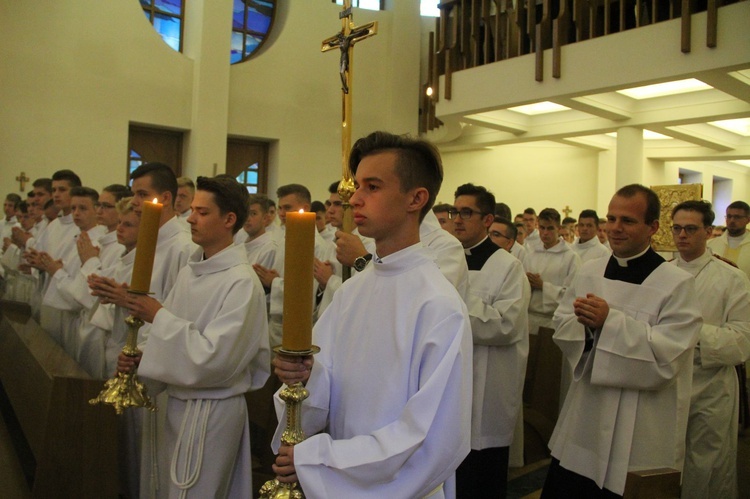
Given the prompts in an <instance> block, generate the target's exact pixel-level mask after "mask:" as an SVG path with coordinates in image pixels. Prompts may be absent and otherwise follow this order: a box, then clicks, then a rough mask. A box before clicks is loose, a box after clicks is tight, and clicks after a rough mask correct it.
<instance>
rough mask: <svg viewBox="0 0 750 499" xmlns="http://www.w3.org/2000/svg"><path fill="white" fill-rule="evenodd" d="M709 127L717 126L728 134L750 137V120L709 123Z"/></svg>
mask: <svg viewBox="0 0 750 499" xmlns="http://www.w3.org/2000/svg"><path fill="white" fill-rule="evenodd" d="M708 124H709V125H713V126H717V127H719V128H722V129H724V130H726V131H728V132H732V133H736V134H737V135H742V136H743V137H750V118H739V119H736V120H721V121H709V122H708Z"/></svg>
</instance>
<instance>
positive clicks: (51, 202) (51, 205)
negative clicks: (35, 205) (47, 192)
mask: <svg viewBox="0 0 750 499" xmlns="http://www.w3.org/2000/svg"><path fill="white" fill-rule="evenodd" d="M54 205H55V202H54V201H52V200H51V199H48V200H47V202H46V203H44V209H45V210H49V209H50V208H52V207H53V206H54Z"/></svg>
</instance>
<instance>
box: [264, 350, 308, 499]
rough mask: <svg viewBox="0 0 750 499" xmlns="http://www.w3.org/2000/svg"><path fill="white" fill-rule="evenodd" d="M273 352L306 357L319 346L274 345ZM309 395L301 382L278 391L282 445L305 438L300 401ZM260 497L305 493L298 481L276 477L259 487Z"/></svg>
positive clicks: (281, 498)
mask: <svg viewBox="0 0 750 499" xmlns="http://www.w3.org/2000/svg"><path fill="white" fill-rule="evenodd" d="M273 351H274V352H276V353H280V354H282V355H290V356H293V357H306V356H308V355H314V354H316V353H318V352H320V348H319V347H317V346H315V345H313V346H312V347H311V348H310V350H304V351H292V350H284V349H283V348H281V346H277V347H274V349H273ZM308 396H310V392H308V391H307V388H305V387H304V386H302V383H294V384H293V385H287V386H286V388H284V389H283V390H281V392H279V397H281V400H283V401H284V404H285V405H286V427H285V428H284V433H282V434H281V443H282V444H284V445H296V444H298V443H300V442H302V441H303V440H304V439H305V438H307V437H306V436H305V432H304V430H302V402H303V401H304V400H305V399H306V398H307V397H308ZM260 497H261V499H304V497H305V494H304V492H302V489H301V488H300V485H299V482H292V483H281V482H279V481H278V480H277V479H276V478H274V479H273V480H269V481H267V482H266V483H264V484H263V486H262V487H261V488H260Z"/></svg>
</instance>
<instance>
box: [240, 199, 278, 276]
mask: <svg viewBox="0 0 750 499" xmlns="http://www.w3.org/2000/svg"><path fill="white" fill-rule="evenodd" d="M248 204H249V206H250V207H249V208H248V216H247V220H245V224H244V225H243V226H242V230H241V231H239V232H237V234H244V235H245V239H243V240H242V241H241V242H240V244H243V245H244V246H245V251H246V252H247V260H248V261H249V262H250V265H255V264H258V265H261V266H263V267H267V268H270V267H271V266H272V265H273V262H274V260H275V259H276V247H277V243H276V241H275V240H274V238H273V236H272V234H271V233H270V232H268V231H266V225H267V224H268V222H269V221H270V218H271V215H270V213H269V212H268V210H269V208H270V207H271V201H270V200H269V199H268V197H267V196H265V195H263V194H251V195H250V199H249V201H248ZM236 241H237V238H236V237H235V242H236Z"/></svg>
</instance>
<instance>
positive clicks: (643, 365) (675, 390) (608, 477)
mask: <svg viewBox="0 0 750 499" xmlns="http://www.w3.org/2000/svg"><path fill="white" fill-rule="evenodd" d="M648 253H649V255H650V256H653V257H654V258H657V259H659V258H660V257H658V256H656V255H655V254H654V253H653V251H651V250H650V249H649V250H648ZM613 260H614V257H611V258H610V259H607V258H600V259H597V260H592V261H589V262H586V263H585V264H584V265H583V267H582V268H581V270H580V271H579V272H578V274H577V275H576V278H575V280H574V282H573V284H572V285H571V286H570V287H569V288H568V289H567V291H566V293H565V297H564V298H563V300H562V302H561V303H560V307H559V308H558V309H557V311H556V312H555V319H554V323H555V329H556V332H555V335H554V340H555V343H556V344H557V345H558V346H559V347H560V349H561V350H562V352H563V358H564V359H567V361H568V362H569V363H570V365H571V366H572V367H573V382H572V384H571V385H570V389H569V391H568V396H567V398H566V399H565V403H564V405H563V408H562V411H561V413H560V417H559V419H558V422H557V425H556V426H555V430H554V432H553V434H552V438H551V439H550V444H549V446H550V449H551V451H552V456H553V457H555V458H557V459H558V460H559V461H560V465H561V466H562V467H563V468H565V469H567V470H569V471H572V472H574V473H578V474H579V475H583V476H585V477H587V478H590V479H591V480H593V481H594V482H596V484H597V485H598V486H599V487H603V488H606V489H608V490H610V491H612V492H614V493H616V494H622V493H623V490H624V488H625V479H626V475H627V472H628V471H632V470H643V469H653V468H674V469H676V470H680V471H681V470H682V465H683V461H684V457H685V430H686V427H687V417H688V409H689V403H690V389H691V381H692V363H693V347H694V346H695V344H696V342H697V341H698V331H699V330H700V325H701V318H700V308H699V304H698V301H697V299H696V295H695V289H694V284H693V278H692V276H690V274H688V273H687V272H684V271H682V270H680V269H677V268H675V266H673V265H670V264H668V263H667V262H664V261H662V263H661V264H660V265H658V266H657V267H656V268H655V270H653V271H652V272H651V273H650V274H648V276H647V277H646V278H645V280H644V281H643V282H642V283H641V284H634V283H631V282H624V281H622V280H614V279H611V278H605V277H604V274H605V269H607V268H608V267H607V265H608V262H610V261H613ZM613 264H614V265H618V263H617V262H613ZM629 264H630V265H632V266H634V265H635V264H634V263H632V261H630V262H629ZM587 293H593V294H595V295H596V296H599V297H601V298H603V299H604V300H605V301H606V302H607V303H608V305H609V315H608V316H607V319H606V320H605V322H604V326H603V327H602V328H601V330H596V331H593V338H589V343H590V344H591V347H590V350H588V351H586V349H585V345H586V340H587V334H589V333H592V331H591V330H588V331H587V330H586V328H584V326H583V325H582V324H580V323H579V322H578V320H577V317H576V315H575V314H574V313H573V301H574V300H575V298H576V297H585V296H586V294H587ZM592 342H593V343H592Z"/></svg>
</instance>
